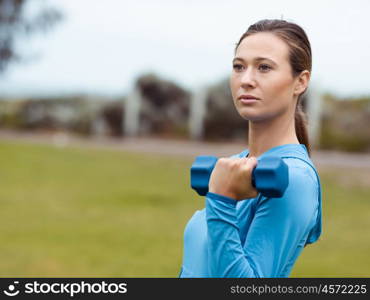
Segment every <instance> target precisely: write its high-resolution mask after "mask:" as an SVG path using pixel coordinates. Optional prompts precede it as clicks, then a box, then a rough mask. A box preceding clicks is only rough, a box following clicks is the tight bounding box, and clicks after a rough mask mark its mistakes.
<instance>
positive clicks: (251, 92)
mask: <svg viewBox="0 0 370 300" xmlns="http://www.w3.org/2000/svg"><path fill="white" fill-rule="evenodd" d="M295 83H296V80H295V79H294V78H293V76H292V69H291V66H290V63H289V48H288V45H287V44H286V43H285V42H284V41H283V40H281V39H280V38H279V37H277V36H276V35H274V34H272V33H268V32H260V33H256V34H252V35H251V36H248V37H246V38H244V39H243V41H242V42H241V43H240V45H239V47H238V48H237V50H236V54H235V57H234V60H233V71H232V74H231V77H230V88H231V94H232V97H233V100H234V104H235V107H236V109H237V111H238V112H239V114H240V115H241V116H242V117H243V118H244V119H246V120H251V121H263V120H266V119H269V118H273V117H275V116H278V115H280V114H282V113H284V112H286V111H287V110H288V109H292V110H293V111H294V109H295V101H293V98H294V96H295V92H294V90H295ZM248 96H252V97H256V98H257V99H255V100H248V99H242V98H241V97H246V98H247V97H248Z"/></svg>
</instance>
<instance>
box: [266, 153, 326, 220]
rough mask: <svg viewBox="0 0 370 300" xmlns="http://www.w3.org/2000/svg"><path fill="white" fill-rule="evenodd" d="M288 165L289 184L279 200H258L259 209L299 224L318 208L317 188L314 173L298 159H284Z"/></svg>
mask: <svg viewBox="0 0 370 300" xmlns="http://www.w3.org/2000/svg"><path fill="white" fill-rule="evenodd" d="M284 162H285V163H286V164H287V165H288V170H289V171H288V172H289V184H288V187H287V189H286V190H285V192H284V195H283V196H282V197H280V198H266V197H261V198H260V201H259V202H260V203H259V206H260V207H264V208H265V209H266V210H268V211H270V212H271V213H273V214H277V215H280V216H281V217H284V216H285V217H286V218H288V219H295V220H297V222H301V221H303V220H304V219H306V220H309V219H311V218H312V216H313V215H314V213H315V211H316V209H317V207H318V195H319V187H318V182H317V178H316V175H315V171H314V170H313V169H312V167H311V166H310V165H309V164H308V163H306V162H304V161H302V160H301V159H298V158H284Z"/></svg>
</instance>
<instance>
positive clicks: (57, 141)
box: [0, 130, 370, 181]
mask: <svg viewBox="0 0 370 300" xmlns="http://www.w3.org/2000/svg"><path fill="white" fill-rule="evenodd" d="M1 140H12V141H27V142H32V143H47V144H53V145H55V146H57V147H65V146H69V145H71V146H86V147H96V148H109V149H116V150H123V151H130V152H146V153H158V154H164V155H180V156H190V157H195V156H197V155H215V156H218V157H221V156H229V155H232V154H235V153H239V152H241V151H242V150H243V149H244V148H245V147H246V145H245V144H242V143H209V142H195V141H184V140H166V139H156V138H121V139H116V138H107V137H100V138H99V137H93V138H81V137H78V136H74V135H69V134H64V133H57V134H51V133H49V134H48V133H37V134H35V133H29V132H13V131H8V130H0V141H1ZM312 160H313V162H314V163H315V164H317V165H318V166H320V167H325V166H328V167H329V166H330V167H346V168H361V169H370V153H367V154H360V153H345V152H339V151H313V153H312ZM369 181H370V179H369Z"/></svg>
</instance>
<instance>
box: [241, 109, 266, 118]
mask: <svg viewBox="0 0 370 300" xmlns="http://www.w3.org/2000/svg"><path fill="white" fill-rule="evenodd" d="M238 113H239V115H240V116H241V117H242V118H243V119H244V120H247V121H255V122H258V121H263V120H265V119H266V116H265V115H264V114H262V113H261V112H259V111H258V110H256V109H253V108H246V107H242V108H239V109H238Z"/></svg>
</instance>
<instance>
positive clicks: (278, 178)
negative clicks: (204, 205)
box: [190, 156, 289, 197]
mask: <svg viewBox="0 0 370 300" xmlns="http://www.w3.org/2000/svg"><path fill="white" fill-rule="evenodd" d="M217 160H218V158H217V157H215V156H198V157H197V158H196V159H195V161H194V163H193V166H192V167H191V170H190V174H191V175H190V176H191V187H192V188H193V189H194V190H196V191H197V192H198V194H199V195H201V196H205V195H206V194H207V192H208V183H209V179H210V177H211V173H212V170H213V168H214V166H215V165H216V162H217ZM288 184H289V175H288V166H287V165H286V163H285V162H284V161H283V160H282V159H281V158H280V157H275V156H267V157H265V158H262V159H259V160H258V164H257V166H256V167H255V168H254V169H253V171H252V186H253V187H254V188H256V189H257V191H258V192H260V193H261V194H262V195H263V196H265V197H282V195H283V194H284V192H285V190H286V188H287V186H288Z"/></svg>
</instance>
